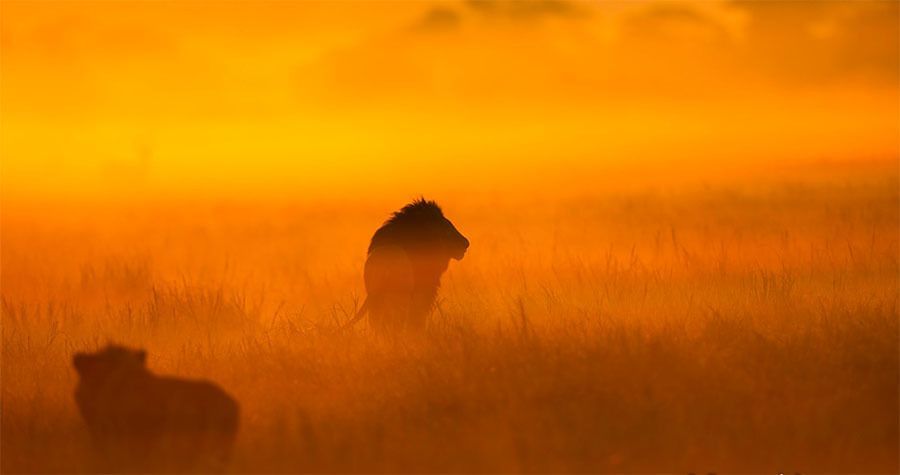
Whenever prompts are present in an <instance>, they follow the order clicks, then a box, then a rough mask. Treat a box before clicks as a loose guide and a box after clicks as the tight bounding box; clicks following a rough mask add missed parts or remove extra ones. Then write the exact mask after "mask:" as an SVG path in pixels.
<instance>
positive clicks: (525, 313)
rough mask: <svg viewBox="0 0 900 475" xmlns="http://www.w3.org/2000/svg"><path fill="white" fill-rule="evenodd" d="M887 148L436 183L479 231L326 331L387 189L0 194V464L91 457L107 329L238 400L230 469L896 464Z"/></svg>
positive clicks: (894, 216) (63, 464) (876, 467)
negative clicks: (767, 162)
mask: <svg viewBox="0 0 900 475" xmlns="http://www.w3.org/2000/svg"><path fill="white" fill-rule="evenodd" d="M883 165H884V166H880V167H877V170H873V171H872V172H871V173H854V174H852V175H851V174H838V175H836V176H831V177H830V178H823V179H794V178H791V177H787V176H785V177H778V178H777V179H767V180H759V181H753V180H744V181H733V182H729V183H719V184H716V183H712V184H707V185H680V186H665V187H652V186H647V187H637V188H633V189H621V190H618V191H615V190H609V191H595V192H589V193H587V192H586V193H583V194H579V195H577V196H562V195H559V196H553V195H546V196H545V195H540V196H539V195H525V194H518V195H517V194H494V195H490V194H484V195H472V196H464V195H459V196H455V195H448V196H431V197H432V198H435V199H437V200H438V201H439V202H440V203H441V204H442V205H443V207H444V211H445V213H446V214H447V216H448V217H449V218H450V219H451V220H453V222H454V224H456V226H457V227H458V228H459V229H460V231H462V232H463V233H464V234H465V235H466V236H467V237H468V238H469V239H470V240H471V242H472V247H471V249H470V250H469V253H468V254H467V256H466V257H465V258H464V259H463V260H461V261H459V262H456V261H454V262H453V263H452V264H451V266H450V270H449V272H448V273H447V274H446V275H445V277H444V280H443V286H442V289H441V293H440V296H439V302H438V306H437V308H436V309H435V311H434V313H433V314H432V316H431V320H430V324H429V328H428V330H427V332H426V333H425V334H423V335H404V336H402V337H396V338H394V337H390V336H385V335H383V334H376V333H373V332H371V331H369V330H368V328H367V325H366V322H365V320H363V321H361V322H359V323H358V324H357V325H356V326H354V327H353V328H351V329H348V330H342V329H341V327H342V325H343V323H344V322H346V321H348V320H349V319H350V318H352V316H353V315H354V313H355V309H356V308H357V307H358V306H359V305H360V304H361V303H362V300H363V299H364V297H365V292H364V290H363V285H362V265H363V262H364V260H365V250H366V246H367V244H368V240H369V238H370V237H371V234H372V232H373V231H374V230H375V229H376V228H377V227H378V226H379V225H380V224H381V222H382V221H383V220H384V219H385V218H386V217H387V216H388V214H389V213H390V212H391V211H393V210H394V209H396V208H398V207H399V206H401V205H402V204H404V203H403V202H402V201H400V202H396V201H393V200H386V199H383V198H377V197H376V198H374V199H371V200H362V199H355V200H350V199H348V200H330V201H311V200H306V201H303V200H296V201H291V200H283V201H274V200H272V201H264V200H255V201H254V200H249V199H248V200H243V201H242V200H238V199H232V200H226V201H212V200H208V201H200V200H196V201H192V202H190V203H186V202H166V201H163V200H159V201H155V202H145V203H140V204H115V203H105V204H92V205H79V204H76V203H70V204H59V203H56V204H53V203H45V204H29V205H24V204H21V205H14V204H10V203H4V206H3V209H2V255H0V257H2V275H0V277H2V380H3V384H2V426H0V427H2V434H0V435H2V438H0V450H2V452H0V455H2V470H3V472H4V473H21V472H29V473H46V472H66V473H71V472H80V471H85V470H90V467H91V459H90V458H91V455H90V454H91V452H90V450H89V449H90V445H89V440H88V434H87V431H86V429H85V427H84V425H83V423H82V421H81V419H80V417H79V414H78V412H77V409H76V406H75V404H74V401H73V391H74V388H75V384H76V375H75V372H74V369H73V367H72V364H71V357H72V354H73V353H74V352H77V351H93V350H95V349H98V348H100V347H102V346H104V345H106V343H107V342H109V341H114V342H119V343H122V344H126V345H130V346H135V347H143V348H146V349H147V350H148V352H149V358H148V365H149V367H150V369H151V370H152V371H154V372H157V373H160V374H171V375H179V376H184V377H192V378H194V377H195V378H205V379H210V380H213V381H216V382H217V383H219V384H220V385H221V386H222V387H223V388H225V389H226V390H227V391H229V392H230V393H231V394H233V395H234V396H235V397H236V399H238V400H239V402H240V404H241V409H242V414H241V427H240V431H239V434H238V439H237V444H236V447H235V451H234V455H233V457H232V460H231V463H230V466H229V470H230V471H234V472H272V473H279V472H398V471H414V472H431V471H441V472H480V471H499V472H514V471H532V472H534V471H552V472H598V471H621V472H628V471H632V472H634V471H642V472H646V471H667V472H677V471H683V472H698V471H703V472H704V473H705V472H707V471H716V472H726V471H760V472H780V471H781V472H788V471H790V472H816V471H830V472H835V471H856V472H867V471H875V472H896V471H897V470H898V423H897V421H898V417H900V416H898V374H900V368H898V351H900V349H898V299H900V292H898V290H900V262H898V259H900V254H898V246H900V202H898V176H897V173H896V163H895V162H889V163H887V164H883ZM799 176H810V175H809V174H808V173H806V172H803V173H800V174H799ZM408 198H410V199H411V198H413V196H410V197H408Z"/></svg>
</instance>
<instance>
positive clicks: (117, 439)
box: [73, 345, 239, 472]
mask: <svg viewBox="0 0 900 475" xmlns="http://www.w3.org/2000/svg"><path fill="white" fill-rule="evenodd" d="M146 359H147V352H146V351H144V350H135V349H130V348H125V347H122V346H116V345H109V346H108V347H106V348H105V349H103V350H101V351H99V352H97V353H76V354H75V356H74V358H73V363H74V365H75V369H76V371H77V373H78V376H79V381H78V387H77V389H76V390H75V402H76V404H77V405H78V410H79V411H80V412H81V416H82V418H83V419H84V421H85V423H86V425H87V428H88V432H89V433H90V435H91V439H92V441H93V443H94V448H95V449H96V452H97V453H96V455H97V457H96V460H95V462H96V463H97V464H98V467H97V468H98V469H99V470H101V471H104V472H123V471H138V472H172V471H176V472H182V471H200V472H210V471H221V470H224V469H225V465H226V463H227V461H228V458H229V456H230V453H231V448H232V445H233V443H234V438H235V435H236V433H237V428H238V413H239V408H238V404H237V402H236V401H235V400H234V399H233V398H231V397H230V396H229V395H228V394H226V393H225V392H224V391H223V390H222V389H220V388H219V387H218V386H216V385H215V384H212V383H210V382H207V381H191V380H184V379H177V378H170V377H162V376H156V375H154V374H153V373H151V372H150V371H149V370H148V369H147V366H146Z"/></svg>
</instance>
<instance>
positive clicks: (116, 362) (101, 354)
mask: <svg viewBox="0 0 900 475" xmlns="http://www.w3.org/2000/svg"><path fill="white" fill-rule="evenodd" d="M72 363H73V364H74V365H75V370H76V371H78V376H79V377H81V378H82V379H83V380H87V381H98V380H103V379H106V378H108V377H109V376H113V375H122V374H130V373H135V372H144V371H146V369H147V352H146V351H144V350H134V349H131V348H126V347H123V346H118V345H109V346H107V347H106V348H104V349H103V350H101V351H98V352H96V353H75V356H74V358H72Z"/></svg>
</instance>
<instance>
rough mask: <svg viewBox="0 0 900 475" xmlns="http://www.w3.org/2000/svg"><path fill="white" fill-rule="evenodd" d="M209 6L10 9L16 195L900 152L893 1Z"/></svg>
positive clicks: (9, 101)
mask: <svg viewBox="0 0 900 475" xmlns="http://www.w3.org/2000/svg"><path fill="white" fill-rule="evenodd" d="M208 5H209V4H208V3H205V2H178V3H168V2H165V3H162V2H124V3H113V4H98V3H95V2H86V3H74V2H73V3H69V2H54V3H43V2H42V3H35V2H0V9H2V14H0V48H2V51H3V58H2V61H0V75H2V77H3V82H2V86H3V87H2V88H0V112H2V116H3V121H4V126H3V127H0V135H2V137H0V138H2V140H0V147H2V156H3V157H4V160H3V163H2V165H3V167H4V168H3V170H4V183H5V184H8V183H14V184H15V182H17V181H18V182H21V183H27V180H28V179H30V178H29V177H39V176H51V175H52V174H53V173H56V174H58V175H59V176H62V177H64V176H68V175H75V174H76V173H75V172H74V171H73V170H71V169H69V168H66V167H70V166H71V167H79V166H80V167H81V168H82V173H88V172H87V171H84V170H101V171H102V170H108V169H110V167H108V166H106V165H104V164H108V163H131V161H136V160H137V158H135V157H136V152H135V147H134V143H135V141H136V140H137V139H138V138H140V140H144V138H146V140H147V141H148V142H150V143H152V144H153V167H151V168H150V169H149V170H148V171H147V172H146V173H147V174H148V176H147V178H146V182H147V183H149V184H152V183H153V182H154V180H170V181H171V182H175V181H179V182H181V183H191V182H192V181H191V180H190V179H189V178H188V177H190V176H192V175H191V174H193V173H200V172H201V171H203V170H207V169H211V170H212V172H211V175H212V176H210V177H209V180H210V181H211V182H212V181H215V180H214V179H215V177H216V174H219V175H222V177H221V180H226V179H227V180H235V181H240V180H241V179H244V178H245V177H248V176H251V175H253V176H256V177H257V178H258V179H259V180H260V181H263V180H268V179H271V178H272V176H273V174H272V173H271V172H272V170H273V169H278V170H282V169H283V168H282V167H284V166H285V164H290V163H301V162H302V163H303V167H302V171H301V169H300V168H299V166H298V167H297V168H296V170H295V173H296V174H297V176H292V175H291V174H290V173H278V174H277V176H279V177H285V178H284V179H285V180H288V181H290V180H301V179H302V177H305V176H320V178H321V176H323V175H322V174H323V173H325V172H324V171H323V170H326V169H327V170H329V173H331V174H332V175H329V176H330V177H331V178H335V177H340V176H344V174H347V173H349V172H350V171H351V170H357V171H358V170H368V171H364V172H360V176H363V177H368V176H369V175H370V173H369V172H371V171H372V170H377V167H374V165H372V164H373V163H376V162H377V161H378V160H391V163H398V164H402V166H404V167H408V168H410V169H412V167H416V166H420V167H425V168H427V169H429V170H439V168H440V167H439V166H438V165H437V164H436V163H437V162H436V160H438V159H437V158H435V159H434V161H432V162H428V161H426V160H422V159H421V157H423V156H427V157H438V156H441V155H443V157H444V158H447V157H452V158H453V160H455V161H460V160H462V161H465V160H468V162H466V163H467V164H468V165H469V166H471V167H477V166H482V165H484V160H483V159H481V158H479V159H475V158H471V157H476V156H477V157H484V156H491V157H501V156H507V157H514V158H515V160H517V161H519V162H523V161H524V162H527V161H528V160H534V161H540V160H551V159H552V160H560V157H563V156H566V157H581V158H579V159H584V160H599V159H604V160H612V159H621V160H627V159H631V158H633V157H638V156H654V157H655V156H660V155H661V154H664V155H665V156H668V157H674V158H672V160H677V159H679V158H683V157H701V158H702V157H707V158H709V157H713V156H715V157H721V156H723V155H727V156H729V157H735V156H738V155H742V156H744V157H750V156H755V157H759V156H766V157H770V156H774V154H775V153H776V152H777V153H781V155H782V156H788V155H790V156H797V157H811V156H823V155H826V154H830V155H839V156H842V154H843V155H847V154H860V155H864V154H869V155H876V154H889V153H896V150H897V146H898V144H897V137H896V129H897V118H896V107H895V105H896V101H897V100H898V86H897V83H898V69H900V67H898V64H897V61H898V55H900V54H898V51H897V48H898V47H897V41H896V38H897V37H898V14H897V13H898V12H897V10H898V3H896V2H756V1H751V2H739V1H725V0H721V1H696V2H695V1H684V2H678V3H675V2H671V1H659V2H655V1H646V2H581V1H576V0H570V1H552V0H551V1H538V2H515V1H496V2H465V1H450V0H447V1H442V2H434V3H423V2H352V3H349V2H344V3H334V2H263V3H260V4H251V3H247V2H233V3H223V4H221V8H217V9H215V10H211V9H209V8H208ZM436 144H437V145H436ZM438 145H439V146H438ZM73 157H74V158H73ZM248 157H252V160H253V162H254V164H255V165H258V167H256V168H254V169H253V170H251V171H248V170H247V169H246V167H244V168H241V164H242V163H244V161H246V160H249V159H250V158H248ZM298 157H299V158H298ZM404 157H405V158H404ZM465 157H470V158H468V159H465ZM528 157H531V158H528ZM548 157H550V158H548ZM584 157H587V158H584ZM598 157H600V158H598ZM572 159H573V160H575V158H572ZM316 160H319V161H316ZM63 162H64V163H66V164H68V165H66V166H65V167H62V166H56V167H51V166H45V165H46V164H48V163H57V164H59V163H63ZM209 163H216V166H215V167H208V166H207V165H209ZM351 163H352V164H353V165H352V166H351V165H349V164H351ZM442 163H443V162H442ZM447 163H450V161H448V162H447ZM454 163H456V162H454ZM554 163H556V162H554ZM585 163H588V162H585ZM41 164H44V165H41ZM228 164H232V165H231V168H229V165H228ZM328 164H333V165H328ZM367 164H368V165H367ZM518 164H519V165H521V163H518ZM366 166H370V168H365V167H366ZM447 166H448V167H449V166H450V165H447ZM582 166H586V165H584V164H582ZM328 167H334V168H333V169H332V168H328ZM113 168H115V169H117V170H118V169H119V168H121V167H118V168H116V167H113ZM460 168H465V167H460ZM520 169H521V170H523V173H525V171H527V170H528V167H524V166H522V167H520ZM573 169H574V166H573ZM229 170H231V171H229ZM70 172H71V173H70ZM317 173H318V174H319V175H316V174H317ZM434 173H437V172H436V171H435V172H434ZM154 174H156V175H154ZM254 174H255V175H254ZM484 176H490V174H488V173H485V174H484ZM171 177H180V178H171ZM318 181H319V182H322V183H325V182H327V180H325V179H324V178H321V179H319V180H318ZM22 186H25V185H22ZM173 186H174V185H173Z"/></svg>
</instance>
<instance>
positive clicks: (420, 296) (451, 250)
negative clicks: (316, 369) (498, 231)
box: [348, 198, 469, 330]
mask: <svg viewBox="0 0 900 475" xmlns="http://www.w3.org/2000/svg"><path fill="white" fill-rule="evenodd" d="M468 248H469V240H468V239H466V238H465V236H463V235H462V234H460V232H459V231H457V229H456V227H455V226H453V223H451V222H450V220H448V219H447V218H445V217H444V213H443V211H441V208H440V207H439V206H438V205H437V203H435V202H434V201H428V200H425V199H424V198H419V199H417V200H414V201H413V202H412V203H409V204H408V205H406V206H404V207H403V208H401V209H400V210H399V211H397V212H395V213H394V214H393V215H392V216H391V217H390V218H389V219H388V220H387V221H385V222H384V224H383V225H382V226H381V227H380V228H378V230H377V231H375V235H373V236H372V241H371V242H370V243H369V252H368V257H367V259H366V265H365V269H364V273H363V276H364V280H365V285H366V300H365V301H364V302H363V305H362V307H361V308H360V309H359V311H358V312H357V314H356V316H355V317H354V319H353V320H352V321H351V322H350V323H349V324H348V325H352V324H353V323H355V322H356V321H358V320H359V319H360V318H362V317H363V315H364V314H365V313H368V314H369V324H370V325H371V326H372V327H373V328H375V329H377V330H421V329H423V328H424V327H425V324H426V320H427V318H428V314H429V313H430V312H431V310H432V308H433V307H434V302H435V298H436V297H437V292H438V288H439V287H440V285H441V275H443V273H444V272H445V271H446V270H447V267H448V266H449V265H450V260H451V259H456V260H460V259H462V258H463V256H465V254H466V250H467V249H468Z"/></svg>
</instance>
